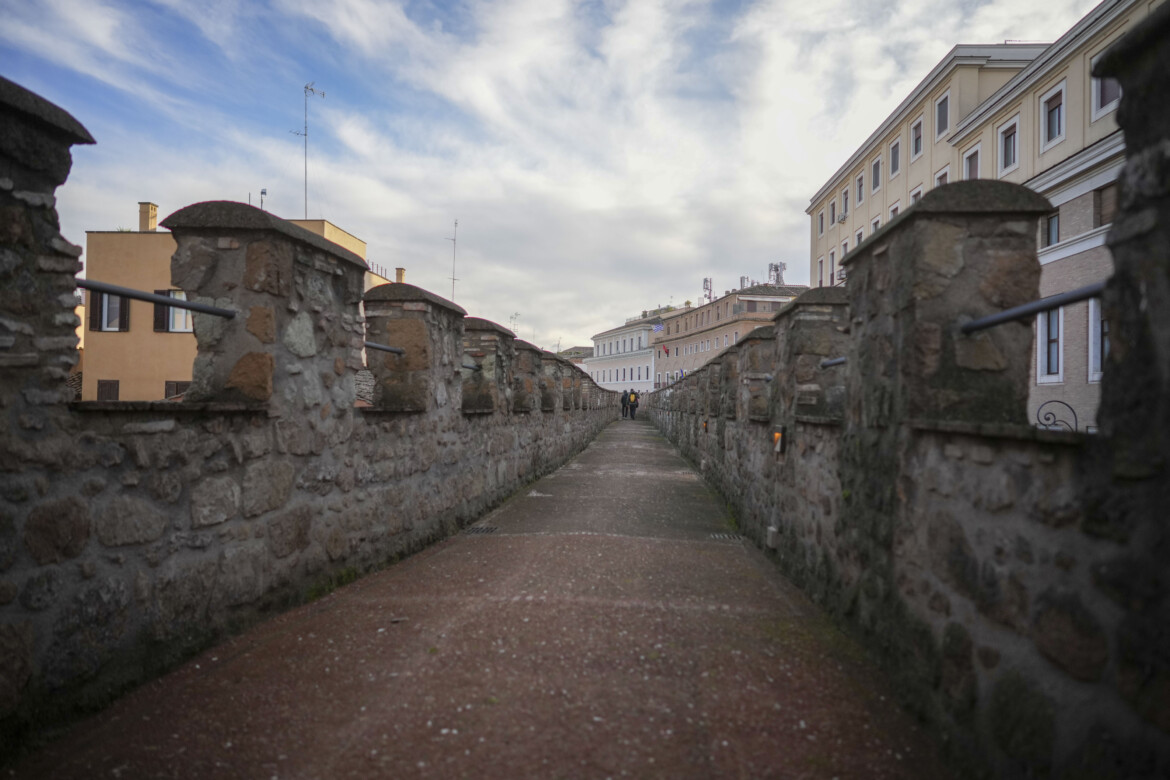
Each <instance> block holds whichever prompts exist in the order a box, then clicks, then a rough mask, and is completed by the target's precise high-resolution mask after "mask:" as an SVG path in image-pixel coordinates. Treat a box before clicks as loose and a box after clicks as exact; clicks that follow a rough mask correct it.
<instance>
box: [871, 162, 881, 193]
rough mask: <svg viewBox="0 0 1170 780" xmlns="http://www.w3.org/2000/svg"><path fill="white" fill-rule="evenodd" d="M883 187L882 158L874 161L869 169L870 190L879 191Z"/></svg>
mask: <svg viewBox="0 0 1170 780" xmlns="http://www.w3.org/2000/svg"><path fill="white" fill-rule="evenodd" d="M881 188H882V158H880V157H879V158H877V159H876V160H874V161H873V165H871V166H870V169H869V191H870V192H877V191H878V190H880V189H881Z"/></svg>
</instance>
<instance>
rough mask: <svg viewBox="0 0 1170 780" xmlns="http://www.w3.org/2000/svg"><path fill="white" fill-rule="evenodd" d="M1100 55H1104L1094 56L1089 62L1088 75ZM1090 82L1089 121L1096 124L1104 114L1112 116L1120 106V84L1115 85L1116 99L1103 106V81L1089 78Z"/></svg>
mask: <svg viewBox="0 0 1170 780" xmlns="http://www.w3.org/2000/svg"><path fill="white" fill-rule="evenodd" d="M1102 54H1104V52H1101V53H1099V54H1096V55H1094V56H1093V58H1092V59H1091V60H1089V72H1090V73H1092V71H1093V67H1094V66H1096V64H1097V60H1099V59H1101V55H1102ZM1090 80H1091V81H1092V84H1091V87H1090V92H1091V94H1090V96H1089V109H1090V110H1089V121H1090V122H1096V121H1097V120H1098V119H1100V118H1101V117H1103V116H1105V115H1106V114H1112V113H1113V112H1114V111H1116V110H1117V107H1118V106H1119V105H1121V84H1118V85H1117V99H1116V100H1111V101H1109V102H1108V103H1106V104H1105V105H1101V82H1102V81H1104V79H1099V78H1094V77H1092V76H1090ZM1109 81H1117V79H1109Z"/></svg>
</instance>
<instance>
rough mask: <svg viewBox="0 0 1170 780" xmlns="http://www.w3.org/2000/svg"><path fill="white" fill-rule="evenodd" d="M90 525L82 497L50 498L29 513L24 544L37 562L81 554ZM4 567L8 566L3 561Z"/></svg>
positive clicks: (55, 560) (43, 562) (60, 559)
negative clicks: (55, 499) (52, 499)
mask: <svg viewBox="0 0 1170 780" xmlns="http://www.w3.org/2000/svg"><path fill="white" fill-rule="evenodd" d="M89 527H90V518H89V509H88V508H87V507H86V505H85V503H84V502H83V501H82V500H81V499H79V498H76V497H70V498H65V499H61V500H59V501H50V502H48V503H44V504H41V505H39V506H37V507H35V508H34V509H33V510H32V512H30V513H29V516H28V520H26V521H25V524H24V545H25V547H26V548H28V551H29V554H31V555H32V557H33V560H34V561H36V562H37V564H38V565H40V566H44V565H45V564H48V563H60V562H61V561H64V560H66V559H67V558H76V557H77V556H78V555H81V553H82V551H83V550H84V549H85V544H86V542H88V541H89ZM0 557H3V556H2V555H0ZM0 563H2V561H0ZM2 568H5V567H3V566H2V565H0V569H2Z"/></svg>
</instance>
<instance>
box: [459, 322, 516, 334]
mask: <svg viewBox="0 0 1170 780" xmlns="http://www.w3.org/2000/svg"><path fill="white" fill-rule="evenodd" d="M463 330H464V332H466V331H469V330H492V331H495V332H496V333H502V334H504V335H505V336H508V337H509V338H513V339H514V338H516V334H515V333H513V332H512V331H510V330H508V329H507V328H505V327H504V326H503V325H500V324H499V323H496V322H492V321H491V320H485V319H484V318H483V317H467V318H465V319H464V320H463Z"/></svg>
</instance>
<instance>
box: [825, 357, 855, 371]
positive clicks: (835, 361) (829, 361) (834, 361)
mask: <svg viewBox="0 0 1170 780" xmlns="http://www.w3.org/2000/svg"><path fill="white" fill-rule="evenodd" d="M848 362H849V358H847V357H836V358H825V359H824V360H822V361H821V368H832V367H833V366H843V365H845V364H846V363H848Z"/></svg>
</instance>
